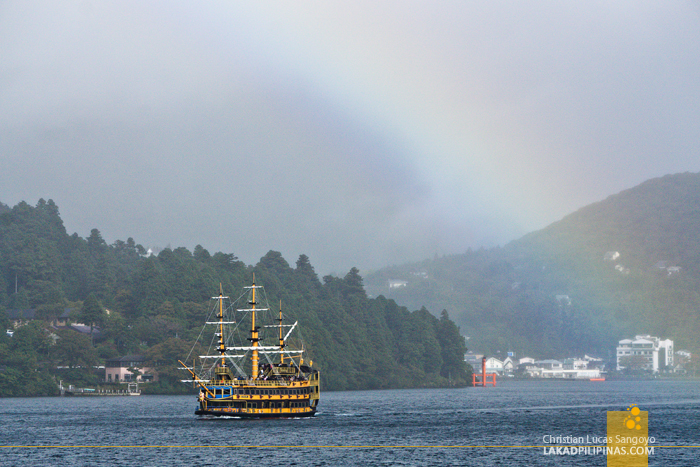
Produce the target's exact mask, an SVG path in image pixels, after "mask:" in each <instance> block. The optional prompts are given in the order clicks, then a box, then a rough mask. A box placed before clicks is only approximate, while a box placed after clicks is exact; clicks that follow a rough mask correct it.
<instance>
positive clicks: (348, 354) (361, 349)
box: [0, 200, 470, 396]
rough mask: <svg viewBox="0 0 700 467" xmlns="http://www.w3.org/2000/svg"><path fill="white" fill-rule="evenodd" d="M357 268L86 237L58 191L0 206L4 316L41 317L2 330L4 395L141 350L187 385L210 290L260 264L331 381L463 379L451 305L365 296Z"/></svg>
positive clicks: (167, 376) (258, 271) (44, 388)
mask: <svg viewBox="0 0 700 467" xmlns="http://www.w3.org/2000/svg"><path fill="white" fill-rule="evenodd" d="M358 272H359V271H358V270H357V269H355V268H353V269H351V270H350V271H349V272H348V273H347V275H345V277H343V278H338V277H330V276H326V277H324V278H322V280H321V279H319V278H318V276H317V275H316V273H315V271H314V268H313V266H312V265H311V264H310V263H309V259H308V258H307V257H306V256H305V255H301V256H300V257H299V259H298V260H297V262H296V264H295V266H291V265H290V264H289V263H287V261H286V260H285V259H284V258H283V257H282V255H281V254H280V253H278V252H275V251H270V252H269V253H267V254H266V255H265V256H264V257H262V258H261V259H260V261H259V262H258V263H257V264H256V265H245V264H244V263H243V262H241V261H239V260H238V259H237V258H236V257H235V256H234V255H233V254H230V253H221V252H218V253H214V254H210V253H209V252H208V251H207V250H206V249H204V248H203V247H202V246H200V245H198V246H197V247H195V249H194V251H192V252H191V251H189V250H187V249H186V248H175V249H170V248H166V249H164V250H162V251H161V252H159V253H158V254H157V255H155V256H154V255H151V256H148V255H147V254H146V251H145V249H144V248H143V247H142V246H141V245H139V244H137V243H136V242H135V241H134V240H133V239H131V238H129V239H127V240H126V241H116V242H114V243H113V244H111V245H108V244H107V243H106V242H105V241H104V239H103V238H102V236H101V234H100V232H99V230H97V229H93V230H92V232H91V234H90V236H89V237H88V238H86V239H84V238H81V237H79V236H78V235H77V234H73V235H68V234H67V232H66V229H65V227H64V225H63V222H62V220H61V218H60V215H59V212H58V207H57V206H56V205H55V204H54V203H53V202H52V201H51V200H49V201H48V202H47V201H44V200H40V201H39V203H38V204H37V205H36V206H35V207H34V206H30V205H28V204H27V203H24V202H22V203H20V204H18V205H17V206H14V207H13V208H11V209H10V208H9V207H8V206H5V205H2V204H0V325H2V326H5V327H6V328H8V329H9V326H11V324H10V322H9V319H8V316H9V315H10V314H17V313H18V312H19V313H24V314H26V315H27V316H28V315H29V314H32V315H33V316H34V317H35V318H37V319H34V320H31V322H30V324H28V325H26V326H21V327H20V328H18V329H17V330H16V332H15V334H14V336H13V337H9V336H7V335H5V333H4V332H2V333H0V396H2V395H34V394H52V393H55V391H56V388H55V385H54V384H53V383H52V381H54V379H55V378H57V377H58V375H57V374H56V372H55V371H54V370H55V369H56V367H57V366H64V367H66V366H67V367H70V370H71V371H68V373H67V374H66V372H64V373H62V375H61V377H62V378H64V379H65V378H68V380H67V381H64V383H70V382H71V379H70V378H73V380H72V381H74V382H80V383H81V384H96V382H97V381H96V380H95V377H94V376H92V375H91V374H90V372H89V371H87V372H86V371H81V370H80V368H86V367H91V366H94V365H99V364H101V363H103V362H104V360H105V359H107V358H111V357H116V356H123V355H127V354H134V353H140V354H145V355H146V356H147V357H149V359H150V360H151V361H152V362H157V363H158V364H159V367H158V368H159V373H160V375H161V381H160V382H159V383H155V384H154V385H153V386H151V389H154V388H155V389H156V390H158V391H160V392H173V391H178V390H183V389H186V387H185V386H184V385H182V384H181V383H179V382H178V380H179V379H181V378H183V377H185V376H183V375H182V374H179V373H178V371H177V370H176V367H177V366H179V365H178V364H177V359H178V358H183V357H184V356H186V355H187V353H188V351H189V349H190V348H191V346H192V344H193V342H194V340H195V338H196V336H197V335H198V333H199V331H200V329H201V326H202V324H203V323H204V321H205V317H206V314H207V312H208V311H209V308H208V301H209V298H210V297H211V296H212V295H215V294H216V292H218V290H219V284H220V283H221V284H222V286H223V289H224V291H225V292H226V293H231V294H237V293H238V292H239V291H240V290H241V288H242V287H243V286H245V285H249V284H250V281H251V279H252V276H253V274H255V275H256V278H257V283H258V284H261V285H263V286H265V289H266V293H267V295H268V296H269V297H270V298H271V299H274V300H277V299H281V300H282V302H283V303H284V309H285V310H286V313H287V314H288V315H289V316H290V317H292V318H293V319H298V320H299V321H300V324H301V325H302V326H303V335H304V338H305V341H306V344H307V348H308V350H309V356H310V358H312V359H313V361H314V367H317V368H318V369H320V370H321V372H322V374H323V385H324V388H326V389H374V388H398V387H428V386H452V385H465V384H466V383H467V381H468V380H469V379H470V376H469V375H470V374H469V372H468V371H469V370H468V369H467V368H466V366H465V364H464V362H463V360H462V357H463V354H464V351H465V344H464V339H463V338H462V337H461V336H460V333H459V330H458V328H457V326H456V325H455V324H454V323H453V322H452V321H451V320H450V319H449V317H448V315H447V312H444V313H442V315H441V316H440V317H439V318H437V317H435V316H434V315H432V314H431V313H429V312H428V311H427V310H426V309H424V308H421V307H418V308H417V310H418V311H413V312H410V311H409V310H408V309H407V308H404V307H401V306H398V305H397V304H396V303H395V302H394V301H392V300H387V299H385V298H383V297H380V298H376V299H369V298H368V297H367V295H366V294H365V290H364V288H363V279H362V277H360V275H359V274H358ZM66 309H71V310H73V311H72V319H73V321H77V322H83V323H85V324H88V325H94V326H96V327H98V328H99V330H100V333H99V334H98V335H97V336H93V338H94V339H93V340H94V344H93V342H92V341H91V338H90V337H89V336H84V335H79V334H77V333H75V332H74V331H69V330H58V331H57V330H55V329H53V328H51V326H50V323H52V322H54V321H55V320H56V318H57V317H58V316H60V315H61V314H62V313H63V312H64V310H66ZM107 310H109V314H108V313H107ZM26 321H30V320H25V322H26ZM52 335H53V336H52ZM56 336H57V337H58V339H55V337H56ZM73 370H74V371H73Z"/></svg>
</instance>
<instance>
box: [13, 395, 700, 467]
mask: <svg viewBox="0 0 700 467" xmlns="http://www.w3.org/2000/svg"><path fill="white" fill-rule="evenodd" d="M195 402H196V401H195V396H140V397H82V398H69V397H65V398H20V399H0V446H2V448H0V465H13V466H14V465H26V466H34V465H67V466H68V465H70V466H73V465H75V466H92V465H139V466H149V465H188V466H223V465H226V466H235V465H298V466H307V465H309V466H337V465H363V466H367V467H369V466H375V465H382V466H384V465H386V466H432V465H441V466H452V465H482V466H493V465H516V466H518V465H523V466H524V465H527V466H538V465H600V466H604V465H606V457H605V456H604V455H585V456H551V455H549V456H548V455H544V453H543V448H542V447H541V446H543V445H544V443H545V442H544V441H543V439H544V437H545V436H547V435H551V436H576V437H585V436H591V437H605V436H606V420H607V419H606V413H607V411H608V410H625V409H626V408H627V407H628V406H629V405H630V404H637V405H638V406H639V407H640V408H641V409H642V410H647V411H648V412H649V436H653V437H654V438H655V443H654V445H655V446H657V447H656V449H655V452H654V455H653V456H650V457H649V465H652V466H667V465H673V466H686V465H687V466H697V465H700V448H699V447H685V448H667V447H661V446H700V383H698V382H693V381H624V382H622V381H606V382H604V383H591V382H558V381H505V382H499V385H498V386H497V387H495V388H465V389H425V390H390V391H355V392H325V393H323V394H322V399H321V402H320V405H319V412H318V414H317V416H316V417H314V418H311V419H286V420H239V419H202V418H199V417H197V416H195V415H194V410H195V405H196V403H195ZM18 446H25V447H18ZM26 446H32V447H26ZM480 446H488V447H480ZM494 446H498V447H494ZM517 446H539V447H517Z"/></svg>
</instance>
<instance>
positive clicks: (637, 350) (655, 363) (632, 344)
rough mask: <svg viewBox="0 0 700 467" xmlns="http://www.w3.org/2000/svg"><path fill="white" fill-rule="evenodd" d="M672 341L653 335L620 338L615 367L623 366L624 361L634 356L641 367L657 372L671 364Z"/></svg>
mask: <svg viewBox="0 0 700 467" xmlns="http://www.w3.org/2000/svg"><path fill="white" fill-rule="evenodd" d="M673 353H674V352H673V341H672V340H671V339H665V340H661V339H659V338H658V337H655V336H649V335H638V336H634V340H633V339H622V340H621V341H620V342H619V343H618V346H617V369H618V371H619V370H622V369H624V368H625V366H624V361H625V360H626V359H628V358H636V359H638V361H639V364H640V366H641V368H642V369H644V370H648V371H651V372H653V373H657V372H658V371H659V370H660V369H663V368H670V367H672V366H673Z"/></svg>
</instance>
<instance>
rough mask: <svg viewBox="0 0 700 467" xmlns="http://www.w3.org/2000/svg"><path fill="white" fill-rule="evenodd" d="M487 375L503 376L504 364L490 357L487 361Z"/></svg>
mask: <svg viewBox="0 0 700 467" xmlns="http://www.w3.org/2000/svg"><path fill="white" fill-rule="evenodd" d="M486 373H498V374H499V375H502V374H503V362H502V361H501V360H499V359H497V358H496V357H489V358H487V359H486Z"/></svg>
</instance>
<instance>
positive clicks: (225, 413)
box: [194, 409, 316, 418]
mask: <svg viewBox="0 0 700 467" xmlns="http://www.w3.org/2000/svg"><path fill="white" fill-rule="evenodd" d="M194 414H195V415H206V416H214V417H235V418H306V417H313V416H314V415H316V410H311V411H308V412H296V413H292V412H281V413H248V412H240V411H238V410H236V409H230V410H226V409H221V410H211V409H197V410H195V411H194Z"/></svg>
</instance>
